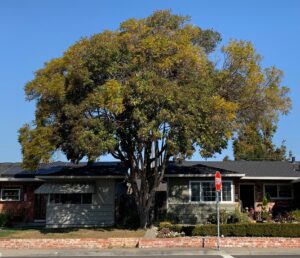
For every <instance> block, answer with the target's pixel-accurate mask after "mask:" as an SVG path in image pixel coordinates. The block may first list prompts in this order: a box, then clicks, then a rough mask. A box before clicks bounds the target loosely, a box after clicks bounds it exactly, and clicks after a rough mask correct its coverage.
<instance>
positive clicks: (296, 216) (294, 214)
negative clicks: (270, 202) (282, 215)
mask: <svg viewBox="0 0 300 258" xmlns="http://www.w3.org/2000/svg"><path fill="white" fill-rule="evenodd" d="M290 217H291V219H292V220H293V221H296V222H300V210H294V211H291V212H290Z"/></svg>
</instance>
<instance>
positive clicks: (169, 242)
mask: <svg viewBox="0 0 300 258" xmlns="http://www.w3.org/2000/svg"><path fill="white" fill-rule="evenodd" d="M220 246H221V247H254V248H271V247H272V248H276V247H277V248H300V238H282V237H273V238H272V237H223V238H221V239H220ZM123 247H125V248H215V247H216V238H215V237H179V238H161V239H159V238H158V239H143V238H108V239H96V238H76V239H58V238H56V239H1V240H0V249H22V248H24V249H64V248H66V249H104V248H123Z"/></svg>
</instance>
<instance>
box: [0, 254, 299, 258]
mask: <svg viewBox="0 0 300 258" xmlns="http://www.w3.org/2000/svg"><path fill="white" fill-rule="evenodd" d="M184 256H186V257H189V258H251V257H252V258H271V257H272V258H300V255H233V256H230V255H157V256H88V255H87V256H75V257H76V258H85V257H93V258H124V257H126V258H137V257H139V258H149V257H151V258H182V257H184ZM3 257H5V256H3ZM20 257H21V256H15V257H13V256H10V258H20ZM24 257H28V256H24ZM38 257H39V258H53V256H38ZM56 257H64V258H74V256H56Z"/></svg>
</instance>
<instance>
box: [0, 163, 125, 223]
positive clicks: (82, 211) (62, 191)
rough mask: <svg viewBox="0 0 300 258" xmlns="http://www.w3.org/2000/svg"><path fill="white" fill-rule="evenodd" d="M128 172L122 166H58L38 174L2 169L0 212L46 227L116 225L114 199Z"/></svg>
mask: <svg viewBox="0 0 300 258" xmlns="http://www.w3.org/2000/svg"><path fill="white" fill-rule="evenodd" d="M125 172H126V168H124V167H123V166H122V165H121V164H120V163H116V162H108V163H105V162H103V163H100V164H99V163H95V164H94V165H91V166H87V165H86V164H85V163H80V164H79V165H73V164H70V163H63V162H57V163H52V164H50V165H48V166H45V167H44V168H41V169H39V170H38V171H36V173H33V172H29V173H28V172H26V171H22V169H21V168H20V164H5V166H4V164H1V165H0V174H1V178H0V188H1V199H0V211H6V212H8V213H11V214H12V215H14V217H16V218H20V219H22V220H23V221H28V222H30V221H45V224H46V226H47V227H50V228H55V227H99V226H112V225H114V224H115V196H116V192H117V188H118V185H119V184H121V183H122V182H123V181H124V175H125Z"/></svg>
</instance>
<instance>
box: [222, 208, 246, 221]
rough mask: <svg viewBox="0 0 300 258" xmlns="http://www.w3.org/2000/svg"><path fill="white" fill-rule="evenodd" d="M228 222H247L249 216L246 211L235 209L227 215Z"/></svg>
mask: <svg viewBox="0 0 300 258" xmlns="http://www.w3.org/2000/svg"><path fill="white" fill-rule="evenodd" d="M227 222H228V223H248V222H249V216H248V214H247V213H244V212H241V211H240V210H239V209H235V210H234V212H232V213H231V214H230V216H229V219H228V221H227Z"/></svg>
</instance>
